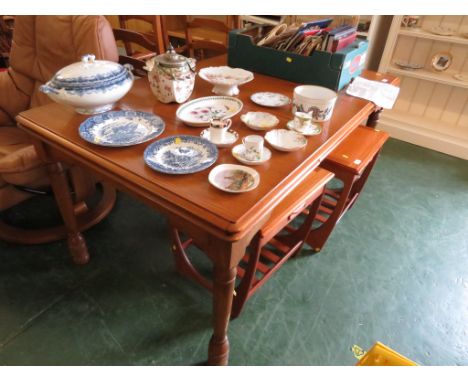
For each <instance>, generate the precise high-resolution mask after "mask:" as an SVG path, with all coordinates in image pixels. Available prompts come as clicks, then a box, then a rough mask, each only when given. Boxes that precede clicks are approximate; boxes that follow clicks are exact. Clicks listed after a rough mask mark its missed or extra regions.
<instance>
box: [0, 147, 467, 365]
mask: <svg viewBox="0 0 468 382" xmlns="http://www.w3.org/2000/svg"><path fill="white" fill-rule="evenodd" d="M467 196H468V166H467V164H466V162H465V161H463V160H459V159H456V158H452V157H449V156H446V155H443V154H440V153H436V152H433V151H429V150H426V149H423V148H420V147H417V146H413V145H410V144H407V143H404V142H400V141H396V140H390V141H389V142H388V143H387V144H386V146H385V148H384V150H383V153H382V155H381V158H380V160H379V161H378V163H377V165H376V167H375V170H374V172H373V174H372V175H371V176H370V179H369V182H368V184H367V186H366V188H365V189H364V193H363V195H362V197H361V198H360V199H359V200H358V202H357V203H356V205H355V207H354V208H353V209H352V210H351V211H350V212H349V213H348V214H347V215H346V216H345V217H344V218H343V219H342V221H341V222H340V224H339V225H338V226H337V227H336V230H335V231H334V233H333V234H332V236H331V237H330V240H329V242H328V244H327V245H326V247H325V248H324V249H323V251H322V252H320V253H318V254H315V255H312V254H311V252H310V251H308V250H307V249H304V250H303V251H302V253H301V256H299V257H297V258H295V259H292V260H290V261H289V262H288V263H287V264H286V265H284V266H283V268H282V269H281V270H280V271H279V272H278V273H277V274H276V275H275V276H274V277H273V278H272V279H271V280H270V281H269V282H268V283H267V284H266V285H265V286H264V287H263V288H261V289H260V291H259V292H258V293H257V294H256V295H255V296H254V297H253V298H252V299H251V300H249V301H248V302H247V305H246V307H245V309H244V311H243V313H242V314H241V316H240V317H239V318H238V319H236V320H235V321H233V322H231V324H230V330H229V335H230V343H231V357H230V364H231V365H353V364H354V363H355V362H356V359H355V358H354V356H353V354H352V352H351V350H350V348H351V346H353V345H354V344H357V345H359V346H361V347H362V348H364V349H367V348H369V347H370V346H371V345H372V344H373V343H374V342H375V341H381V342H383V343H384V344H386V345H388V346H390V347H391V348H393V349H395V350H397V351H398V352H400V353H402V354H403V355H405V356H407V357H408V358H410V359H412V360H414V361H415V362H417V363H419V364H421V365H468V320H467V319H466V317H467V314H468V298H467V297H468V248H467V246H468V245H467V244H468V197H467ZM44 206H47V203H45V202H44V201H41V202H37V199H36V200H32V201H28V202H27V203H25V204H24V205H22V206H20V207H19V208H15V209H14V210H12V211H9V212H8V216H12V217H13V218H15V217H16V218H18V219H19V220H21V219H24V214H23V212H24V209H28V211H29V212H31V211H33V212H34V213H35V215H37V216H36V218H38V219H43V218H44V217H43V216H42V215H43V211H44V209H45V207H44ZM167 237H168V236H167V229H166V224H165V220H164V218H163V217H162V216H160V215H158V214H157V213H155V212H153V211H152V210H151V209H149V208H147V207H146V206H145V205H143V204H141V203H139V202H137V201H135V200H133V199H131V198H130V197H128V196H126V195H123V194H120V195H119V199H118V203H117V205H116V208H115V210H114V211H113V212H112V214H111V215H110V216H109V217H108V218H107V219H106V220H105V221H104V222H103V223H102V224H100V225H99V226H97V227H95V228H93V229H92V230H90V231H88V232H87V233H86V239H87V242H88V246H89V250H90V253H91V256H92V260H91V262H90V264H88V265H87V266H82V267H80V266H75V265H73V264H72V263H71V261H70V259H69V255H68V252H67V247H66V245H65V243H63V242H58V243H54V244H50V245H40V246H30V247H26V246H17V245H12V244H7V243H4V242H0V365H194V364H199V363H201V362H203V361H205V360H206V358H207V344H208V340H209V338H210V335H211V324H210V323H211V299H210V295H209V294H208V292H206V291H205V290H204V289H202V288H201V287H199V286H197V285H195V284H193V283H191V282H189V281H187V280H184V279H183V278H181V277H180V276H178V275H177V274H176V273H175V271H174V265H173V259H172V257H171V253H170V251H169V242H168V239H167ZM201 262H202V263H203V264H206V265H208V263H207V261H206V260H205V259H201Z"/></svg>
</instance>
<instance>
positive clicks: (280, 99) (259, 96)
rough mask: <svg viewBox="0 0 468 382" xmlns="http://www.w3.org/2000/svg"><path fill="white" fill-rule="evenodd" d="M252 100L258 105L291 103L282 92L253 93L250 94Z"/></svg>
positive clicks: (276, 105)
mask: <svg viewBox="0 0 468 382" xmlns="http://www.w3.org/2000/svg"><path fill="white" fill-rule="evenodd" d="M250 99H251V100H252V102H254V103H256V104H257V105H260V106H266V107H281V106H286V105H289V104H290V103H291V100H290V99H289V98H288V97H286V96H285V95H284V94H280V93H272V92H260V93H254V94H252V95H251V96H250Z"/></svg>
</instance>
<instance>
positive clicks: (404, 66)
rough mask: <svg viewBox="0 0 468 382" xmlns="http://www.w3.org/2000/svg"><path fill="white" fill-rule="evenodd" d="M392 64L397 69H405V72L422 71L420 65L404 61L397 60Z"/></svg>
mask: <svg viewBox="0 0 468 382" xmlns="http://www.w3.org/2000/svg"><path fill="white" fill-rule="evenodd" d="M394 63H395V65H396V66H398V67H399V68H401V69H406V70H415V69H422V68H423V67H424V66H423V65H421V64H416V63H411V62H406V61H400V60H397V61H395V62H394Z"/></svg>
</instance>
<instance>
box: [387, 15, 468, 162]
mask: <svg viewBox="0 0 468 382" xmlns="http://www.w3.org/2000/svg"><path fill="white" fill-rule="evenodd" d="M401 19H402V16H394V17H393V21H392V25H391V27H390V30H389V34H388V38H387V42H386V47H385V50H384V54H383V56H382V60H381V63H380V66H379V71H381V72H389V73H392V74H394V75H398V76H400V77H401V80H402V81H401V85H400V89H401V90H400V95H399V97H398V100H397V102H396V103H395V106H394V108H393V110H385V111H384V112H383V113H382V118H381V120H380V122H379V128H381V129H383V130H386V131H388V132H389V133H390V135H391V136H393V137H395V138H398V139H401V140H404V141H407V142H410V143H413V144H417V145H420V146H423V147H427V148H430V149H433V150H436V151H440V152H443V153H446V154H449V155H453V156H456V157H459V158H463V159H468V82H464V81H460V80H457V79H455V78H454V75H455V74H468V39H466V38H463V37H461V34H462V33H466V32H467V31H468V16H421V19H420V28H413V29H412V28H403V27H401ZM438 25H441V26H444V27H450V28H452V29H454V30H455V31H456V34H455V35H453V36H440V35H436V34H432V33H430V32H428V30H429V29H430V28H431V27H433V26H438ZM440 52H448V53H450V54H451V55H452V57H453V61H452V64H451V65H450V67H449V68H448V69H447V70H446V71H443V72H438V71H436V70H434V69H433V68H432V64H431V61H432V57H433V56H434V55H435V54H436V53H440ZM397 60H401V61H406V62H409V63H414V64H420V65H422V66H423V68H422V69H416V70H405V69H401V68H399V67H397V66H396V65H395V64H394V63H395V61H397Z"/></svg>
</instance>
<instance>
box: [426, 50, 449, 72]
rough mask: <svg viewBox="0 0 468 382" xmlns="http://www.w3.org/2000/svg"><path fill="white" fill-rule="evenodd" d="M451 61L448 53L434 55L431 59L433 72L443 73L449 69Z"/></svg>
mask: <svg viewBox="0 0 468 382" xmlns="http://www.w3.org/2000/svg"><path fill="white" fill-rule="evenodd" d="M452 61H453V56H452V55H451V54H450V53H449V52H440V53H436V54H435V55H434V57H432V60H431V64H432V67H433V68H434V69H435V70H437V71H438V72H443V71H444V70H447V69H448V68H449V67H450V65H451V64H452Z"/></svg>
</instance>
